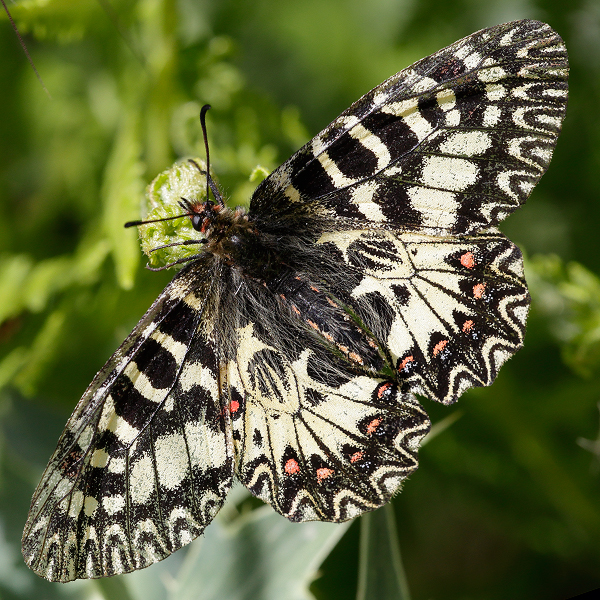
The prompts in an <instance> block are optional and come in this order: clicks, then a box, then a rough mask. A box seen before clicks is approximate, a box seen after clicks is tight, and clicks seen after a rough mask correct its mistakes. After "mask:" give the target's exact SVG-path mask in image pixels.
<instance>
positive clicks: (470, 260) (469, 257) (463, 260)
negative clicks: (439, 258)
mask: <svg viewBox="0 0 600 600" xmlns="http://www.w3.org/2000/svg"><path fill="white" fill-rule="evenodd" d="M460 264H461V265H462V266H463V267H466V268H467V269H472V268H473V267H474V266H475V256H473V253H472V252H465V253H464V254H463V255H462V256H461V257H460Z"/></svg>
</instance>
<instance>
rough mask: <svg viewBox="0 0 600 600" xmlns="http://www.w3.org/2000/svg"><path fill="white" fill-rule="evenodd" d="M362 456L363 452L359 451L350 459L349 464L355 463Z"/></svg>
mask: <svg viewBox="0 0 600 600" xmlns="http://www.w3.org/2000/svg"><path fill="white" fill-rule="evenodd" d="M363 455H364V452H362V451H359V452H355V453H354V454H353V455H352V456H351V457H350V462H351V463H355V462H356V461H358V460H360V459H361V458H362V457H363Z"/></svg>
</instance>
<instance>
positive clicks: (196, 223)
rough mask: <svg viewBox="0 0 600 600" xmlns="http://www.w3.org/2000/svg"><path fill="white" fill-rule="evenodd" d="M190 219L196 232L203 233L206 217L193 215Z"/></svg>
mask: <svg viewBox="0 0 600 600" xmlns="http://www.w3.org/2000/svg"><path fill="white" fill-rule="evenodd" d="M190 218H191V219H192V227H193V228H194V229H195V230H196V231H202V224H203V223H204V217H203V216H202V215H193V216H192V217H190Z"/></svg>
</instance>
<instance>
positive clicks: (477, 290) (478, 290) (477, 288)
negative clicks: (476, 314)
mask: <svg viewBox="0 0 600 600" xmlns="http://www.w3.org/2000/svg"><path fill="white" fill-rule="evenodd" d="M484 292H485V283H478V284H477V285H474V286H473V296H475V298H477V300H479V299H480V298H483V294H484Z"/></svg>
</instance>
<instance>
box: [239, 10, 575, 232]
mask: <svg viewBox="0 0 600 600" xmlns="http://www.w3.org/2000/svg"><path fill="white" fill-rule="evenodd" d="M567 77H568V63H567V54H566V49H565V47H564V44H563V42H562V40H561V38H560V37H559V36H558V35H557V34H556V33H555V32H554V31H553V30H552V29H551V28H550V27H549V26H548V25H546V24H544V23H540V22H538V21H516V22H512V23H506V24H504V25H498V26H496V27H492V28H490V29H484V30H482V31H479V32H477V33H474V34H472V35H470V36H468V37H466V38H464V39H462V40H460V41H458V42H456V43H454V44H452V45H451V46H448V47H447V48H444V49H443V50H440V51H439V52H436V53H435V54H432V55H431V56H429V57H427V58H424V59H422V60H420V61H418V62H417V63H415V64H414V65H412V66H411V67H408V68H407V69H405V70H404V71H400V72H399V73H397V74H396V75H394V76H392V77H391V78H390V79H388V80H387V81H385V82H384V83H382V84H381V85H379V86H377V87H376V88H374V89H373V90H371V91H370V92H369V93H367V94H366V95H365V96H363V97H362V98H361V99H360V100H358V101H357V102H356V103H354V104H353V105H352V106H351V107H350V108H349V109H348V110H347V111H345V112H344V113H342V115H340V117H338V118H337V119H336V120H335V121H333V123H331V125H329V126H328V127H327V128H326V129H325V130H324V131H322V132H321V133H320V134H319V135H317V136H316V137H315V138H314V139H313V140H311V141H310V142H309V143H308V144H307V145H306V146H304V147H303V148H302V149H301V150H299V151H298V152H297V153H296V154H295V155H294V156H293V157H292V158H290V159H289V160H288V161H287V162H286V163H284V164H283V165H282V166H281V167H279V168H278V169H277V170H275V171H274V172H273V173H272V174H271V176H270V177H269V178H267V179H266V180H265V181H263V182H262V184H261V186H259V188H258V189H257V190H256V192H255V195H254V197H253V198H252V202H251V210H252V211H253V212H255V213H258V214H261V213H270V214H274V216H275V218H276V217H277V213H278V212H280V213H282V214H285V212H286V211H287V210H289V207H290V205H293V204H295V203H299V204H309V205H312V206H315V207H316V208H321V209H322V210H324V211H325V213H326V214H329V215H330V216H331V217H332V218H335V219H338V220H339V219H342V220H344V222H345V226H346V228H347V229H350V228H356V229H362V228H365V227H367V226H373V225H375V226H378V227H382V228H394V229H401V230H411V231H423V232H425V233H432V234H434V235H437V234H440V233H446V234H465V233H473V232H475V231H477V230H478V229H481V228H483V227H488V226H490V225H495V224H497V223H498V222H499V221H501V220H502V219H504V218H505V217H506V216H507V215H508V214H510V213H511V212H513V211H514V210H515V209H516V208H518V207H519V206H520V205H521V204H522V203H523V202H525V200H526V199H527V197H528V196H529V194H530V192H531V190H532V189H533V187H534V186H535V184H536V183H537V181H538V180H539V179H540V177H541V176H542V175H543V173H544V172H545V170H546V168H547V167H548V164H549V162H550V158H551V156H552V151H553V149H554V146H555V144H556V140H557V138H558V134H559V132H560V127H561V123H562V120H563V118H564V115H565V110H566V101H567Z"/></svg>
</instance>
